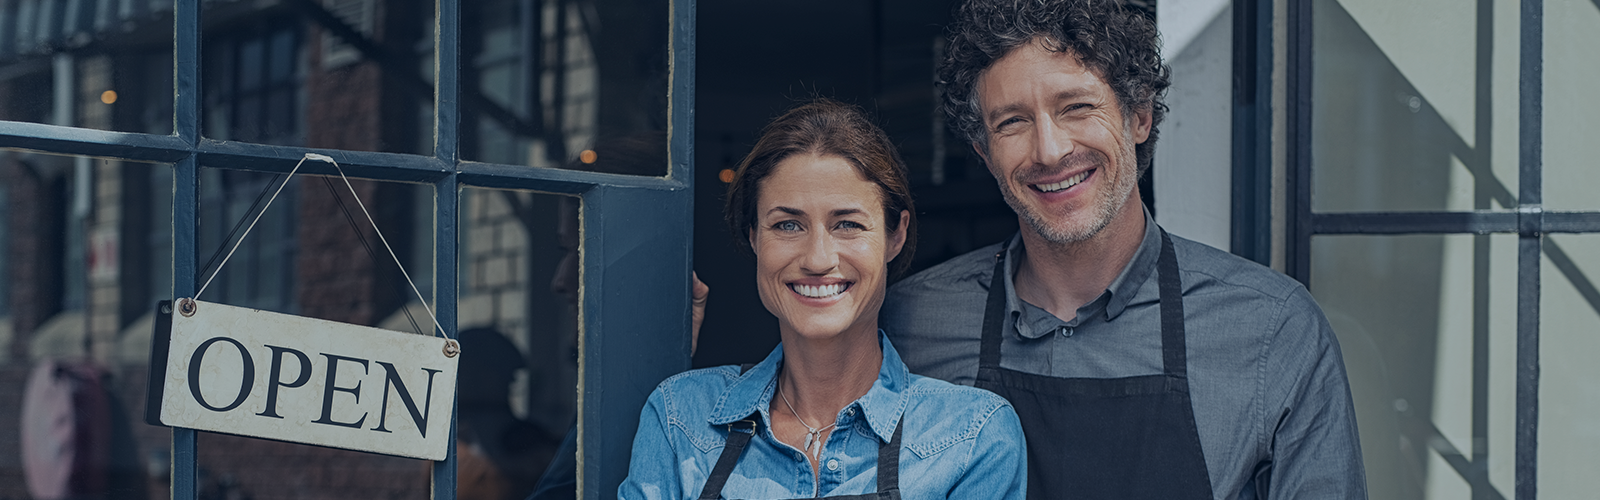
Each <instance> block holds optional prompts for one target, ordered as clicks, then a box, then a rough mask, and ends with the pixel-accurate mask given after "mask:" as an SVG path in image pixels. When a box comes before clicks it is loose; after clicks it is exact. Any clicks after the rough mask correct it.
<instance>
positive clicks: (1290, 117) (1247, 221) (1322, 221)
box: [1232, 0, 1600, 500]
mask: <svg viewBox="0 0 1600 500" xmlns="http://www.w3.org/2000/svg"><path fill="white" fill-rule="evenodd" d="M1314 1H1315V0H1285V1H1284V2H1283V3H1281V4H1278V5H1282V6H1283V8H1284V9H1285V12H1284V16H1283V17H1282V18H1281V19H1280V21H1281V22H1284V23H1285V31H1286V33H1285V34H1286V38H1285V41H1284V42H1283V43H1284V45H1283V46H1282V47H1274V46H1273V45H1272V44H1273V41H1272V40H1273V37H1272V29H1273V26H1274V16H1273V12H1272V9H1273V4H1274V2H1273V0H1235V1H1234V3H1233V8H1234V15H1235V18H1234V30H1235V36H1234V49H1233V50H1234V52H1233V53H1234V65H1233V69H1234V80H1233V82H1234V83H1233V95H1234V108H1233V113H1234V121H1233V137H1234V139H1233V140H1234V149H1233V151H1234V153H1233V164H1234V180H1233V189H1234V206H1233V221H1232V222H1233V230H1232V232H1233V246H1234V249H1233V250H1234V253H1237V254H1240V255H1241V256H1244V257H1246V258H1250V259H1253V260H1256V261H1257V262H1261V263H1263V264H1268V263H1270V262H1271V255H1270V254H1271V251H1270V244H1271V243H1272V242H1273V239H1274V238H1277V239H1280V241H1281V242H1282V243H1283V245H1284V246H1283V253H1282V256H1283V259H1284V261H1283V262H1284V269H1283V270H1284V272H1286V273H1287V274H1288V275H1289V276H1291V277H1293V278H1295V279H1296V280H1298V281H1300V282H1301V283H1302V284H1304V285H1305V286H1306V287H1307V288H1311V287H1312V286H1313V283H1312V282H1311V239H1312V237H1313V236H1319V235H1401V234H1438V235H1443V234H1474V235H1490V234H1515V235H1517V242H1518V243H1517V266H1516V269H1517V319H1516V337H1517V343H1516V345H1517V353H1516V410H1515V414H1516V420H1515V443H1516V444H1515V450H1514V453H1515V456H1514V463H1515V465H1514V468H1515V473H1514V474H1515V486H1514V488H1515V492H1514V498H1516V499H1517V500H1532V499H1534V498H1536V495H1537V491H1538V435H1539V333H1540V330H1539V328H1540V326H1539V315H1540V300H1541V297H1540V293H1541V290H1540V258H1541V255H1542V256H1544V257H1547V258H1549V259H1550V260H1551V261H1552V263H1553V264H1555V268H1556V269H1558V270H1560V271H1561V272H1562V274H1563V276H1564V277H1565V278H1567V279H1569V280H1572V281H1573V283H1575V284H1576V285H1578V286H1579V288H1580V290H1589V291H1590V292H1588V293H1586V294H1585V298H1586V299H1587V300H1588V301H1589V302H1590V305H1591V306H1593V307H1594V308H1595V309H1596V311H1597V312H1600V299H1597V297H1600V292H1594V290H1595V287H1594V286H1593V285H1592V283H1590V282H1589V280H1588V279H1587V278H1585V277H1584V276H1583V275H1582V274H1581V273H1580V272H1579V271H1578V269H1577V267H1576V265H1575V264H1574V263H1573V260H1572V258H1571V257H1570V256H1568V255H1567V254H1566V252H1564V251H1563V250H1562V249H1561V247H1560V246H1559V245H1557V244H1556V243H1555V242H1554V241H1551V240H1550V239H1549V238H1547V237H1546V235H1548V234H1552V233H1600V212H1596V211H1572V212H1566V211H1562V212H1556V211H1546V210H1545V209H1544V208H1543V204H1542V203H1543V170H1544V169H1543V157H1542V151H1543V146H1544V143H1543V121H1542V120H1543V92H1544V2H1543V0H1519V1H1520V4H1519V9H1520V16H1519V19H1518V21H1517V22H1518V23H1519V37H1520V40H1519V59H1518V60H1519V63H1518V64H1519V68H1518V72H1519V88H1518V95H1519V112H1518V139H1517V140H1518V192H1516V193H1512V192H1510V191H1509V190H1507V189H1504V188H1502V189H1500V190H1499V191H1500V192H1499V193H1497V194H1496V195H1495V201H1497V202H1498V203H1500V204H1501V206H1504V207H1510V208H1508V209H1505V210H1473V211H1437V212H1338V213H1331V212H1330V213H1325V212H1316V211H1314V210H1313V209H1312V203H1311V196H1312V189H1311V182H1312V168H1314V167H1313V165H1312V156H1311V149H1312V146H1313V144H1312V120H1311V114H1312V102H1311V99H1312V88H1311V85H1312V70H1313V64H1312V63H1313V61H1312V57H1313V51H1314V50H1315V47H1313V43H1312V40H1313V36H1312V29H1313V23H1312V12H1313V2H1314ZM1479 8H1480V12H1479V16H1480V18H1481V17H1482V16H1484V15H1485V13H1484V12H1482V10H1481V9H1482V3H1481V2H1480V5H1479ZM1502 22H1503V21H1502ZM1275 48H1281V50H1283V54H1284V56H1285V57H1284V60H1283V61H1284V64H1285V65H1286V68H1285V72H1284V76H1285V86H1284V94H1285V95H1283V96H1282V98H1283V100H1282V101H1281V105H1283V106H1284V107H1285V108H1284V112H1285V123H1284V125H1285V134H1284V139H1283V144H1282V147H1283V148H1284V153H1285V160H1286V168H1285V171H1284V172H1282V174H1281V175H1283V184H1282V186H1283V189H1284V191H1285V200H1284V202H1283V203H1284V204H1285V206H1284V207H1283V208H1284V212H1283V213H1284V214H1285V219H1286V220H1285V221H1284V227H1283V229H1282V230H1280V231H1279V232H1277V233H1276V234H1274V230H1273V228H1272V226H1271V220H1270V217H1269V216H1270V212H1271V211H1270V208H1267V207H1271V206H1272V205H1271V200H1272V198H1271V196H1272V186H1271V183H1270V182H1268V181H1270V180H1271V178H1272V177H1271V176H1272V175H1273V174H1272V173H1271V172H1272V156H1271V154H1270V152H1271V150H1270V147H1269V145H1270V144H1271V143H1272V141H1271V136H1270V130H1271V124H1272V115H1271V112H1270V109H1271V106H1272V105H1273V102H1272V98H1273V95H1272V92H1269V91H1264V90H1263V89H1265V88H1270V87H1268V86H1269V85H1270V84H1271V82H1272V72H1273V57H1272V54H1273V50H1274V49H1275ZM1480 78H1481V76H1480ZM1480 182H1483V181H1482V180H1480ZM1483 362H1487V361H1483ZM1475 369H1477V370H1486V369H1487V367H1484V366H1479V367H1475ZM1474 396H1475V398H1476V397H1480V396H1479V395H1474ZM1481 397H1487V396H1481ZM1478 404H1480V405H1482V404H1484V403H1478ZM1480 451H1481V450H1470V451H1467V452H1466V454H1465V455H1462V454H1460V453H1457V454H1456V455H1457V456H1454V457H1446V458H1447V462H1449V463H1450V464H1451V466H1452V467H1453V468H1454V470H1455V471H1456V472H1457V473H1459V474H1461V476H1462V478H1463V479H1464V480H1465V481H1466V482H1467V483H1469V484H1471V485H1472V487H1473V498H1491V497H1497V496H1498V492H1494V491H1486V490H1485V489H1486V488H1492V486H1489V484H1488V481H1487V477H1486V474H1487V470H1488V468H1487V465H1486V462H1483V460H1486V456H1484V454H1483V453H1481V452H1480Z"/></svg>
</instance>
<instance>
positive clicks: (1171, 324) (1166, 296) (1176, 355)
mask: <svg viewBox="0 0 1600 500" xmlns="http://www.w3.org/2000/svg"><path fill="white" fill-rule="evenodd" d="M1158 229H1159V228H1158ZM1156 283H1157V284H1158V285H1160V287H1161V364H1162V366H1163V369H1162V371H1165V372H1166V374H1167V375H1168V376H1176V377H1180V378H1185V377H1188V376H1189V362H1188V361H1189V360H1188V358H1189V356H1188V354H1189V352H1188V347H1187V346H1186V345H1185V344H1184V332H1183V281H1182V280H1181V279H1180V278H1179V277H1178V254H1177V252H1175V251H1173V250H1172V238H1171V237H1169V236H1167V230H1165V229H1161V256H1160V257H1157V258H1156Z"/></svg>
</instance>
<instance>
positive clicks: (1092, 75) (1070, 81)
mask: <svg viewBox="0 0 1600 500" xmlns="http://www.w3.org/2000/svg"><path fill="white" fill-rule="evenodd" d="M1052 76H1057V77H1059V76H1066V78H1051V77H1052ZM997 78H1005V79H1007V80H1009V82H1007V83H1021V84H1024V85H1033V84H1037V83H1040V82H1041V81H1043V80H1041V78H1046V79H1048V80H1049V81H1052V82H1056V83H1058V84H1059V86H1060V88H1058V89H1052V92H1050V93H1051V94H1053V95H1052V97H1056V98H1071V97H1081V96H1083V95H1088V94H1096V93H1100V92H1110V91H1111V87H1110V86H1109V85H1108V84H1107V83H1106V81H1105V79H1104V78H1103V77H1102V76H1101V75H1100V71H1097V70H1096V69H1095V68H1092V67H1089V66H1087V65H1085V64H1083V58H1081V57H1079V56H1078V54H1077V53H1076V52H1074V51H1072V49H1070V48H1060V49H1055V48H1052V47H1051V46H1050V45H1047V44H1044V43H1040V42H1034V43H1027V44H1023V45H1020V46H1018V47H1016V48H1013V49H1011V51H1009V52H1006V54H1005V55H1003V56H1001V57H999V58H997V59H995V60H994V62H993V63H990V64H989V67H987V68H984V70H983V72H982V73H980V74H979V76H978V79H977V81H976V82H975V83H976V85H975V86H974V90H976V91H977V94H978V97H979V98H980V99H979V101H980V102H979V104H980V105H981V106H982V108H984V109H985V110H990V109H991V108H998V107H1000V106H1006V105H1007V103H999V102H996V103H987V102H982V101H983V99H981V98H982V96H983V95H984V94H986V93H989V92H986V90H988V89H989V87H990V86H991V85H993V84H995V83H1001V81H999V80H996V79H997Z"/></svg>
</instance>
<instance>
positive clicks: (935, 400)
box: [617, 331, 1027, 500]
mask: <svg viewBox="0 0 1600 500" xmlns="http://www.w3.org/2000/svg"><path fill="white" fill-rule="evenodd" d="M878 339H879V343H880V345H881V346H882V348H883V365H882V366H881V367H880V368H879V369H878V380H877V381H876V382H873V384H872V388H871V389H869V390H868V391H867V393H866V395H864V396H861V398H860V399H857V400H855V401H854V402H852V403H850V404H849V405H847V406H845V407H844V408H843V409H841V410H839V414H838V416H837V417H836V420H835V422H836V424H837V425H838V427H837V428H836V429H834V431H833V433H832V435H830V436H829V437H828V440H827V442H826V443H824V444H823V446H822V451H821V454H820V455H819V456H820V460H819V464H818V465H819V466H818V468H819V470H820V472H821V477H814V476H813V475H812V472H811V464H810V462H808V461H807V460H806V456H805V455H803V454H802V453H801V451H800V450H799V449H797V448H795V447H793V446H790V445H789V444H786V443H782V442H780V441H778V440H777V439H775V438H774V437H773V435H772V430H771V429H770V428H769V427H768V426H767V425H766V422H771V421H772V419H771V415H770V414H769V413H768V409H769V407H770V403H771V402H772V398H773V397H774V392H773V391H774V389H775V387H776V383H777V376H778V367H779V366H780V365H781V364H782V363H783V346H782V345H781V344H780V345H779V346H778V347H777V348H776V349H773V350H772V354H770V355H768V356H767V359H766V360H764V361H762V362H761V363H760V364H758V365H756V366H755V367H753V368H751V369H750V371H748V372H746V373H744V374H743V375H741V374H740V373H739V367H738V366H721V367H716V368H706V369H700V370H693V371H688V372H684V373H680V374H678V375H675V376H673V377H672V378H668V379H667V380H666V381H664V382H662V383H661V385H659V386H657V387H656V390H655V392H653V393H651V394H650V398H649V400H648V401H647V402H646V403H645V407H644V411H643V412H642V413H641V414H640V416H639V432H638V434H637V435H636V436H634V439H633V458H632V460H631V462H630V463H629V464H628V479H627V480H626V481H623V483H622V486H621V487H620V488H618V491H617V496H618V498H622V499H667V498H675V499H691V498H696V497H698V496H699V495H700V490H701V488H702V487H704V485H705V482H706V478H707V476H709V475H710V474H711V469H712V467H713V466H715V465H716V462H717V457H718V456H719V455H720V454H721V453H722V447H723V443H724V442H725V441H726V439H727V435H728V424H730V423H733V422H737V421H739V420H743V419H745V418H746V417H748V416H750V415H751V414H752V413H760V415H761V417H760V422H761V423H759V424H758V425H757V427H756V434H755V436H754V437H753V438H752V439H751V440H750V444H749V446H748V447H746V448H745V451H744V455H743V456H742V457H740V459H739V464H738V466H737V467H735V468H734V469H733V474H732V476H731V477H729V478H728V482H727V484H726V486H724V487H723V490H722V494H723V496H724V497H726V498H746V499H786V498H805V497H826V496H834V495H856V494H862V493H872V492H874V491H876V490H877V487H878V485H877V478H878V476H877V464H878V445H879V443H887V442H889V440H890V438H891V437H893V434H894V429H895V425H897V424H900V422H901V420H902V418H904V420H905V423H904V424H903V425H904V427H905V428H904V429H902V430H901V436H900V440H901V447H900V494H901V498H905V499H912V500H914V499H929V498H996V499H1010V500H1022V499H1023V498H1025V497H1026V492H1025V491H1024V488H1025V487H1026V485H1027V450H1026V448H1025V446H1024V443H1023V440H1022V424H1021V423H1020V422H1019V421H1018V420H1017V414H1016V412H1015V411H1013V410H1012V409H1011V404H1010V403H1007V402H1006V400H1005V399H1003V398H1001V397H1000V396H997V395H995V394H994V393H991V392H989V391H985V390H982V389H976V388H972V387H966V386H959V385H954V384H950V383H948V382H944V381H941V380H937V379H931V378H927V377H922V376H919V375H912V374H911V372H910V371H908V370H907V369H906V365H905V363H903V362H901V361H900V355H899V354H898V353H896V352H895V350H894V346H892V345H890V344H889V339H888V337H886V336H884V335H883V332H882V331H879V333H878Z"/></svg>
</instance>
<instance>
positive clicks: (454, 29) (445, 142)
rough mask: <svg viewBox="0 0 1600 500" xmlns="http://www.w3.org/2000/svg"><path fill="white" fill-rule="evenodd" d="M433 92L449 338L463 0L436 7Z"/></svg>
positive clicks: (438, 482)
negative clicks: (444, 169)
mask: <svg viewBox="0 0 1600 500" xmlns="http://www.w3.org/2000/svg"><path fill="white" fill-rule="evenodd" d="M434 23H435V25H434V31H433V32H434V47H433V63H434V70H433V75H434V90H433V134H434V135H433V140H434V143H433V155H434V158H436V159H437V160H438V162H440V163H443V164H445V165H449V166H450V167H451V168H449V169H448V170H449V172H448V173H447V175H445V176H444V178H442V179H439V180H438V182H437V183H436V184H434V200H435V201H434V245H435V249H434V256H435V264H434V277H435V280H436V281H435V285H434V287H433V289H434V297H435V301H434V303H435V304H437V305H438V306H439V307H438V309H439V311H438V320H439V323H440V325H442V326H443V328H444V330H445V331H444V334H445V336H446V337H449V338H455V337H456V298H457V297H456V279H457V278H456V270H457V269H458V268H459V267H458V266H459V263H458V262H457V261H458V256H457V255H456V247H457V234H456V230H457V228H456V225H457V224H458V223H459V218H458V217H457V213H456V211H457V210H458V209H459V205H460V194H461V188H460V185H459V184H458V182H457V174H456V173H455V171H456V170H457V169H458V168H459V167H458V166H457V165H456V164H457V163H458V162H459V161H460V156H459V155H460V151H461V148H460V142H459V141H460V132H459V131H460V128H459V125H460V124H459V122H460V112H461V111H460V108H459V103H460V97H461V86H460V82H461V63H460V61H461V3H460V1H459V0H438V2H436V3H435V4H434ZM456 416H457V413H456V408H455V407H454V406H453V405H452V407H451V408H450V437H449V442H451V443H454V442H455V441H456V432H457V429H456V425H457V421H456ZM456 468H457V462H456V447H455V446H450V447H449V450H448V451H447V452H446V454H445V459H444V460H442V461H438V462H434V463H433V474H432V481H431V483H432V488H433V494H432V498H437V499H454V498H455V497H456V472H457V471H456Z"/></svg>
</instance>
